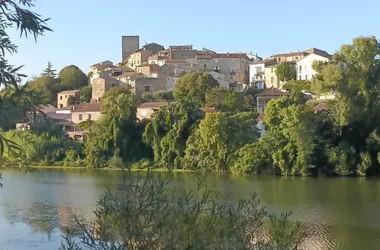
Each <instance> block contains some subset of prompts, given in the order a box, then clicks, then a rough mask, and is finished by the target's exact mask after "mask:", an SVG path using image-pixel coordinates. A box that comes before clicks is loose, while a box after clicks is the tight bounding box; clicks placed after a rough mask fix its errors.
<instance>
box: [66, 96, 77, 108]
mask: <svg viewBox="0 0 380 250" xmlns="http://www.w3.org/2000/svg"><path fill="white" fill-rule="evenodd" d="M75 103H76V99H75V96H73V95H69V96H68V97H67V106H70V105H74V104H75Z"/></svg>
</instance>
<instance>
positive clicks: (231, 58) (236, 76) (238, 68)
mask: <svg viewBox="0 0 380 250" xmlns="http://www.w3.org/2000/svg"><path fill="white" fill-rule="evenodd" d="M197 62H198V67H199V70H200V71H201V72H206V71H215V72H218V73H220V74H223V75H224V76H225V79H224V80H225V81H227V82H229V83H239V84H246V83H248V80H249V79H248V77H249V64H250V63H251V61H250V59H249V58H248V56H247V55H246V54H236V53H235V54H230V53H224V54H220V53H219V54H199V55H198V56H197Z"/></svg>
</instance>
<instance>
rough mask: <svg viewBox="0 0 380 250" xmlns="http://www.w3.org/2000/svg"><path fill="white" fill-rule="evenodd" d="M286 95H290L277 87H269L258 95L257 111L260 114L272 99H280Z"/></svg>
mask: <svg viewBox="0 0 380 250" xmlns="http://www.w3.org/2000/svg"><path fill="white" fill-rule="evenodd" d="M285 95H288V94H287V93H286V92H284V91H281V90H279V89H275V88H269V89H266V90H263V91H261V92H260V93H258V94H257V95H256V102H257V113H259V114H261V113H263V112H264V109H265V107H266V105H267V104H268V102H269V101H270V100H272V99H278V98H281V97H283V96H285Z"/></svg>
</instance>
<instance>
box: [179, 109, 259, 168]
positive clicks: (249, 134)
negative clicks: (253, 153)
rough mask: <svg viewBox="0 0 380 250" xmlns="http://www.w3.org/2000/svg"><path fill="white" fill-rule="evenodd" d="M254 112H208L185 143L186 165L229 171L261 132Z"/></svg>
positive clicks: (184, 163) (188, 166)
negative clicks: (240, 153) (246, 146)
mask: <svg viewBox="0 0 380 250" xmlns="http://www.w3.org/2000/svg"><path fill="white" fill-rule="evenodd" d="M254 117H255V115H254V114H253V113H237V114H235V115H231V116H228V115H227V114H226V113H222V112H216V113H207V114H206V117H205V119H203V120H202V121H201V122H200V123H199V127H198V128H197V129H196V130H195V131H194V132H193V133H192V135H191V136H190V138H189V140H188V141H187V144H186V150H185V157H184V160H183V166H184V168H187V169H199V170H206V171H215V172H229V171H230V166H233V164H234V163H235V160H236V151H238V150H239V149H240V148H242V147H243V146H244V145H245V144H247V143H253V142H255V141H256V140H257V139H258V137H259V134H258V130H257V128H256V125H255V119H254Z"/></svg>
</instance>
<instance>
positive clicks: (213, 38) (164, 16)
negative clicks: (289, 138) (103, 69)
mask: <svg viewBox="0 0 380 250" xmlns="http://www.w3.org/2000/svg"><path fill="white" fill-rule="evenodd" d="M35 5H36V7H35V8H34V9H33V10H34V11H35V12H37V13H39V14H41V15H42V16H44V17H50V18H51V20H50V21H49V22H48V25H49V27H51V28H52V29H53V30H54V32H49V33H47V34H46V35H45V36H43V37H40V38H39V39H38V41H37V43H36V42H34V40H33V39H25V38H21V39H20V38H19V36H18V33H16V32H13V31H12V32H10V34H11V35H12V38H13V41H14V42H15V43H16V44H17V45H18V47H19V53H18V54H16V55H14V56H12V57H8V59H9V61H10V62H11V63H12V64H15V65H25V67H24V69H23V73H26V74H27V75H29V76H33V75H39V74H40V72H41V71H42V70H43V69H44V68H45V67H46V65H47V62H48V61H51V62H52V63H53V65H54V67H55V68H56V69H57V70H60V69H61V68H62V67H64V66H66V65H70V64H74V65H77V66H79V67H80V68H81V69H82V70H83V71H84V72H85V73H87V72H88V71H89V66H90V65H92V64H95V63H97V62H100V61H104V60H111V61H113V62H114V63H118V62H120V60H121V36H122V35H140V45H141V44H145V42H157V43H160V44H162V45H164V46H165V47H167V46H169V45H181V44H193V45H194V47H195V48H202V47H207V48H210V49H213V50H215V51H217V52H236V51H246V52H252V53H258V54H259V55H260V56H262V57H268V56H270V55H272V54H275V53H280V52H289V51H297V50H305V49H308V48H311V47H316V48H320V49H323V50H326V51H328V52H331V53H333V52H335V51H336V50H337V49H339V46H340V45H341V44H345V43H350V42H351V41H352V38H354V37H357V36H361V35H364V36H368V35H375V36H377V37H378V38H380V34H379V33H380V29H379V26H378V18H377V16H378V10H379V9H380V1H378V0H361V1H354V0H318V1H316V0H314V1H310V0H272V1H258V0H234V1H227V0H219V1H217V0H191V1H183V0H161V1H157V0H154V1H153V0H144V1H143V0H134V1H132V0H108V1H104V0H36V2H35Z"/></svg>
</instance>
